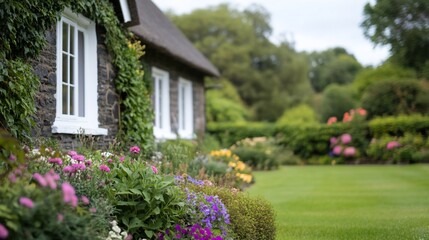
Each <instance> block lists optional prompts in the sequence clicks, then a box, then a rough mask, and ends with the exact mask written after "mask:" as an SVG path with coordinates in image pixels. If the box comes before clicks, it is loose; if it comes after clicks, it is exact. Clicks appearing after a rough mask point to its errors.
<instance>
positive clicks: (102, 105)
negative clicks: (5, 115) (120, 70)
mask: <svg viewBox="0 0 429 240" xmlns="http://www.w3.org/2000/svg"><path fill="white" fill-rule="evenodd" d="M46 38H47V44H46V46H45V48H44V49H43V51H42V53H41V54H40V56H39V57H38V59H35V60H33V61H32V65H33V69H34V72H35V74H36V75H37V76H39V77H40V83H41V84H40V87H39V93H38V94H37V95H36V98H35V104H36V110H37V113H36V117H35V121H36V127H35V129H33V136H34V137H36V138H37V137H46V138H53V139H56V140H58V142H59V143H60V145H61V146H62V147H64V148H66V149H74V148H76V147H79V146H80V141H79V137H78V136H76V135H73V134H54V133H52V124H53V123H54V121H55V114H56V109H55V108H56V99H55V93H56V79H57V78H56V30H55V27H53V28H52V30H50V31H48V32H47V34H46ZM104 40H105V36H104V29H103V28H101V27H98V26H97V43H98V46H97V55H98V56H97V62H98V121H99V123H100V125H99V127H101V128H107V129H108V135H107V136H94V138H93V139H94V143H95V146H94V147H97V148H105V147H108V146H109V144H110V143H112V142H113V140H114V138H115V137H116V134H117V133H118V128H119V111H120V110H119V101H118V95H117V93H116V91H115V84H114V78H115V69H114V66H113V64H112V58H111V56H110V55H109V53H108V51H107V48H106V46H105V44H104Z"/></svg>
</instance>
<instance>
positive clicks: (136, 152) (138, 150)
mask: <svg viewBox="0 0 429 240" xmlns="http://www.w3.org/2000/svg"><path fill="white" fill-rule="evenodd" d="M130 152H131V153H135V154H138V153H140V148H139V147H138V146H133V147H131V148H130Z"/></svg>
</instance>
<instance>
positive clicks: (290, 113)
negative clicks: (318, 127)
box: [276, 104, 319, 125]
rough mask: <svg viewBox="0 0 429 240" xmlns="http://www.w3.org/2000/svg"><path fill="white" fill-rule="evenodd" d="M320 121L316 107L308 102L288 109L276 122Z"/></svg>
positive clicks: (299, 122) (308, 122)
mask: <svg viewBox="0 0 429 240" xmlns="http://www.w3.org/2000/svg"><path fill="white" fill-rule="evenodd" d="M318 122H319V121H318V116H317V114H316V112H315V111H314V109H313V108H311V107H310V106H308V105H307V104H301V105H298V106H296V107H293V108H291V109H287V110H286V111H285V112H284V113H283V115H282V116H281V117H280V118H279V119H277V122H276V124H280V125H282V124H315V123H318Z"/></svg>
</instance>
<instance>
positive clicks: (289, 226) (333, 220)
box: [248, 165, 429, 240]
mask: <svg viewBox="0 0 429 240" xmlns="http://www.w3.org/2000/svg"><path fill="white" fill-rule="evenodd" d="M255 178H256V184H255V185H254V186H252V187H251V188H250V189H249V190H248V192H249V193H250V194H251V195H260V196H263V197H265V198H266V199H268V200H269V201H270V202H271V203H272V204H273V206H274V208H275V210H276V214H277V216H276V218H277V222H278V223H277V239H329V240H335V239H347V240H351V239H365V240H367V239H377V240H378V239H388V240H392V239H401V240H402V239H416V240H420V239H422V240H423V239H429V165H411V166H305V167H299V166H297V167H282V168H280V170H277V171H272V172H255Z"/></svg>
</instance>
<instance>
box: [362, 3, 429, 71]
mask: <svg viewBox="0 0 429 240" xmlns="http://www.w3.org/2000/svg"><path fill="white" fill-rule="evenodd" d="M364 16H365V20H364V21H363V22H362V24H361V26H362V27H363V29H364V34H365V36H366V37H368V38H369V39H370V40H371V41H372V42H374V43H375V44H376V45H377V44H381V45H388V46H390V51H391V53H392V60H394V61H397V62H398V63H400V64H401V65H403V66H405V67H410V68H413V69H415V70H417V71H418V72H419V73H422V72H423V71H424V68H426V67H428V66H429V1H427V0H377V1H376V3H375V4H373V5H371V4H370V3H368V4H366V5H365V8H364Z"/></svg>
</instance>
